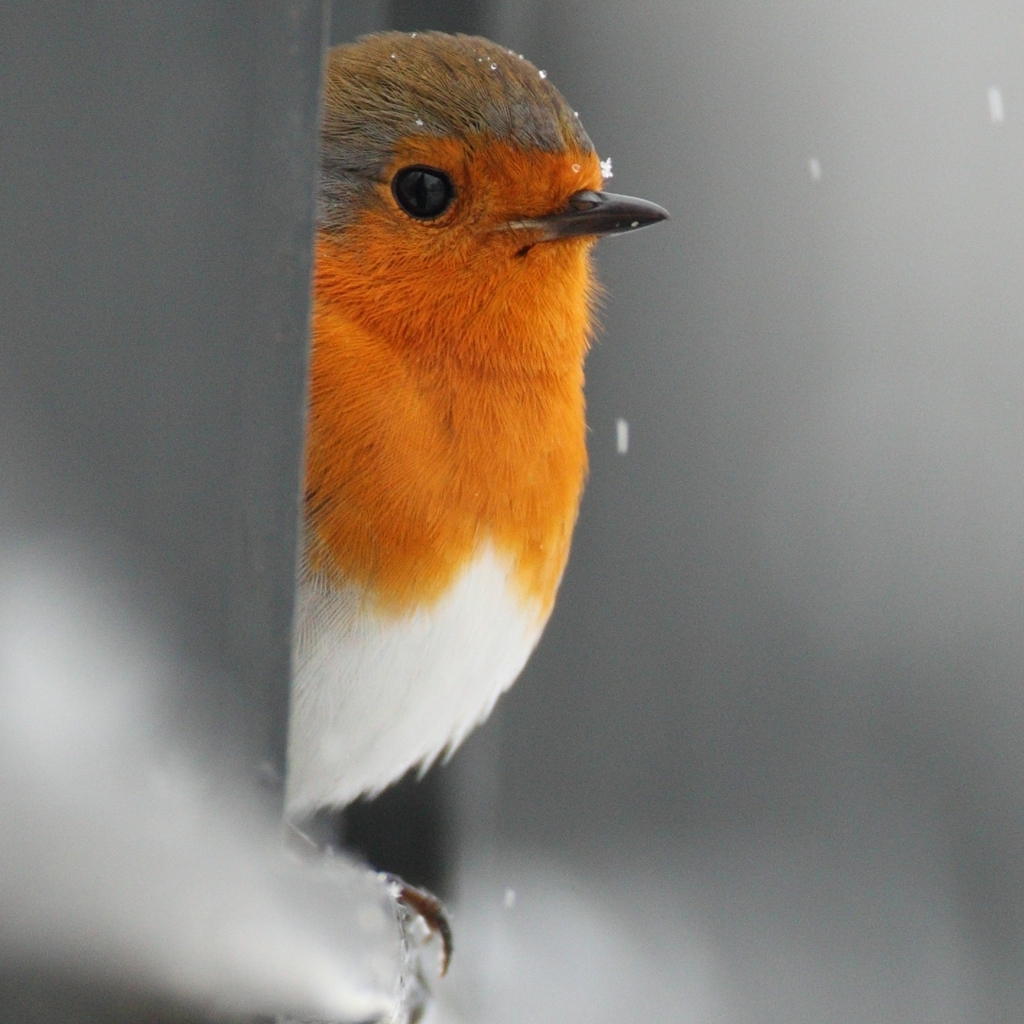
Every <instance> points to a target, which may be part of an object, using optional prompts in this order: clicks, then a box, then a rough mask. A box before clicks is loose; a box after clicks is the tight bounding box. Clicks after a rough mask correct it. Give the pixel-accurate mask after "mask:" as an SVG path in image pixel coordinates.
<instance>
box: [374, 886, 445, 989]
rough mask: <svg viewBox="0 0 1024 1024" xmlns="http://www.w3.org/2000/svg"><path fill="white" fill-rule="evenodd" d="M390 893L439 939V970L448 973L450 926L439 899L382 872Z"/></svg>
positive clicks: (405, 909)
mask: <svg viewBox="0 0 1024 1024" xmlns="http://www.w3.org/2000/svg"><path fill="white" fill-rule="evenodd" d="M383 877H384V880H385V881H386V882H387V884H388V887H389V889H390V890H391V895H392V897H393V898H394V900H395V902H396V903H397V904H398V905H399V906H400V907H401V908H402V910H403V911H404V912H405V913H406V914H407V915H410V916H411V915H415V916H416V917H417V918H419V919H420V920H421V921H422V922H423V924H424V925H425V926H426V929H427V931H428V932H429V933H430V934H431V935H436V936H437V937H438V938H439V939H440V940H441V970H440V975H441V977H442V978H443V977H444V976H445V974H447V973H448V965H449V964H450V963H451V960H452V951H453V949H454V946H453V943H452V926H451V922H450V921H449V920H448V912H447V911H446V910H445V909H444V905H443V904H442V903H441V901H440V900H439V899H438V898H437V897H436V896H435V895H434V894H433V893H432V892H428V891H427V890H426V889H418V888H417V887H416V886H414V885H409V883H408V882H406V881H404V880H403V879H401V878H399V877H398V876H397V875H392V874H386V873H385V874H384V876H383Z"/></svg>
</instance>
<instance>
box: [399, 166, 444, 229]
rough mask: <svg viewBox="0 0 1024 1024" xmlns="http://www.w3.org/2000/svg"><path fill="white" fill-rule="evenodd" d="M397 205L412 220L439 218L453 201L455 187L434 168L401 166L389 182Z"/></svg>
mask: <svg viewBox="0 0 1024 1024" xmlns="http://www.w3.org/2000/svg"><path fill="white" fill-rule="evenodd" d="M391 191H392V192H393V193H394V194H395V199H396V200H397V202H398V205H399V206H400V207H401V208H402V209H403V210H405V212H406V213H407V214H409V216H411V217H417V218H419V219H420V220H429V219H430V218H431V217H438V216H440V215H441V214H442V213H444V211H445V210H447V209H448V207H449V206H450V205H451V201H452V200H453V199H454V198H455V186H454V185H453V184H452V179H451V178H449V177H448V175H447V174H445V173H444V171H439V170H436V169H435V168H433V167H403V168H402V169H401V170H400V171H399V172H398V173H397V174H396V175H395V176H394V178H393V179H392V181H391Z"/></svg>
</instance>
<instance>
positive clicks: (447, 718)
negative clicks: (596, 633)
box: [287, 32, 668, 822]
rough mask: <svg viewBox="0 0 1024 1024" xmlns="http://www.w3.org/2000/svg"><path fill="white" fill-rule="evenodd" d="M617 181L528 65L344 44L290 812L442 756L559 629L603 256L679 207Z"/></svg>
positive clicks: (336, 800)
mask: <svg viewBox="0 0 1024 1024" xmlns="http://www.w3.org/2000/svg"><path fill="white" fill-rule="evenodd" d="M605 169H607V165H606V168H605ZM602 186H603V177H602V165H601V162H600V161H599V160H598V157H597V154H596V153H595V151H594V147H593V145H592V144H591V141H590V139H589V138H588V137H587V134H586V132H585V131H584V129H583V126H582V125H581V124H580V120H579V117H578V116H577V114H576V113H575V112H574V111H573V110H572V109H571V107H569V106H568V104H567V103H566V102H565V100H564V99H563V98H562V96H561V95H560V94H559V93H558V91H557V90H556V89H555V87H554V86H553V85H552V84H551V82H550V81H548V79H547V76H546V75H545V72H543V71H540V70H538V69H537V68H536V67H535V66H534V65H533V64H531V63H530V62H529V61H527V60H524V59H523V57H522V56H520V55H517V54H515V53H512V52H510V51H509V50H507V49H505V48H503V47H501V46H497V45H495V44H494V43H491V42H489V41H487V40H485V39H480V38H476V37H471V36H461V35H459V36H452V35H445V34H441V33H435V32H427V33H415V32H414V33H412V34H404V33H385V34H381V35H374V36H368V37H365V38H363V39H361V40H359V41H358V42H356V43H354V44H352V45H345V46H339V47H336V48H335V49H333V50H332V51H331V52H330V54H329V57H328V61H327V67H326V81H325V87H324V111H323V121H322V129H321V167H320V182H319V194H318V205H317V234H316V254H315V273H314V289H313V332H312V333H313V348H312V365H311V383H310V394H309V424H308V437H307V447H306V468H305V504H304V516H303V524H304V530H303V538H302V547H301V564H300V573H299V587H298V598H297V609H296V628H295V645H294V650H295V653H294V683H293V689H292V698H291V713H290V726H289V739H288V776H287V810H288V814H289V817H290V818H291V820H292V821H294V822H301V821H303V820H304V819H306V818H308V817H309V816H311V815H312V814H314V813H316V812H317V811H319V810H322V809H325V808H329V807H341V806H344V805H345V804H347V803H349V802H350V801H352V800H353V799H355V798H356V797H358V796H360V795H364V794H369V795H372V794H375V793H377V792H379V791H380V790H382V789H383V788H385V787H386V786H387V785H389V784H390V783H391V782H393V781H395V780H396V779H398V778H399V777H400V776H402V775H403V774H404V773H405V772H406V771H407V770H408V769H410V768H411V767H414V766H420V767H421V768H424V769H425V768H426V767H427V766H429V765H430V764H431V763H432V762H433V761H434V760H435V759H436V758H437V757H439V756H442V755H447V754H450V753H451V752H452V751H453V750H454V749H455V748H456V747H457V746H458V745H459V744H460V743H461V742H462V740H463V739H464V738H465V736H466V735H467V733H469V732H470V731H471V730H472V729H473V728H474V727H475V726H476V725H478V724H479V723H480V722H482V721H483V720H484V719H485V718H486V717H487V715H488V713H489V712H490V710H491V708H492V707H493V706H494V703H495V701H496V700H497V699H498V697H499V695H500V694H501V693H502V692H503V691H504V690H506V689H507V688H508V687H509V686H510V685H511V684H512V682H513V681H514V680H515V678H516V676H517V675H518V674H519V672H520V671H521V669H522V668H523V665H524V664H525V663H526V660H527V658H528V657H529V656H530V653H531V651H532V650H533V648H534V646H535V645H536V643H537V641H538V639H539V637H540V635H541V631H542V630H543V629H544V625H545V623H546V622H547V619H548V617H549V616H550V614H551V609H552V605H553V603H554V600H555V593H556V591H557V589H558V585H559V581H560V579H561V577H562V572H563V569H564V568H565V564H566V559H567V557H568V554H569V543H570V540H571V537H572V531H573V526H574V524H575V521H576V514H577V509H578V506H579V501H580V494H581V491H582V488H583V483H584V478H585V476H586V472H587V453H586V445H585V433H586V424H585V419H584V397H583V361H584V357H585V355H586V352H587V348H588V344H589V340H590V336H591V332H592V329H593V308H594V304H595V299H596V296H597V293H598V288H597V285H596V283H595V278H594V273H593V269H592V266H591V260H590V250H591V248H592V246H593V244H594V242H595V241H596V240H597V239H598V238H599V237H600V236H602V235H608V234H614V233H619V232H625V231H630V230H633V229H635V228H640V227H644V226H645V225H648V224H653V223H655V222H656V221H660V220H663V219H665V218H666V217H667V216H668V214H667V213H666V212H665V211H664V210H663V209H662V208H661V207H659V206H655V205H654V204H653V203H649V202H646V201H644V200H641V199H632V198H629V197H626V196H618V195H612V194H610V193H608V192H605V191H603V188H602Z"/></svg>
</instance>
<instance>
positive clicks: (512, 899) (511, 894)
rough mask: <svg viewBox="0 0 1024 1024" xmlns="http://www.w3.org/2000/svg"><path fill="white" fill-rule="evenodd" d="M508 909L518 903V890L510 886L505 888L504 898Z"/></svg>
mask: <svg viewBox="0 0 1024 1024" xmlns="http://www.w3.org/2000/svg"><path fill="white" fill-rule="evenodd" d="M502 902H503V903H504V904H505V909H506V910H511V909H512V908H513V907H514V906H515V905H516V891H515V889H513V888H511V887H509V888H507V889H506V890H505V897H504V899H503V900H502Z"/></svg>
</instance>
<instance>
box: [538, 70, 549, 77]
mask: <svg viewBox="0 0 1024 1024" xmlns="http://www.w3.org/2000/svg"><path fill="white" fill-rule="evenodd" d="M537 74H538V75H540V77H541V78H547V77H548V73H547V72H546V71H538V72H537Z"/></svg>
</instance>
